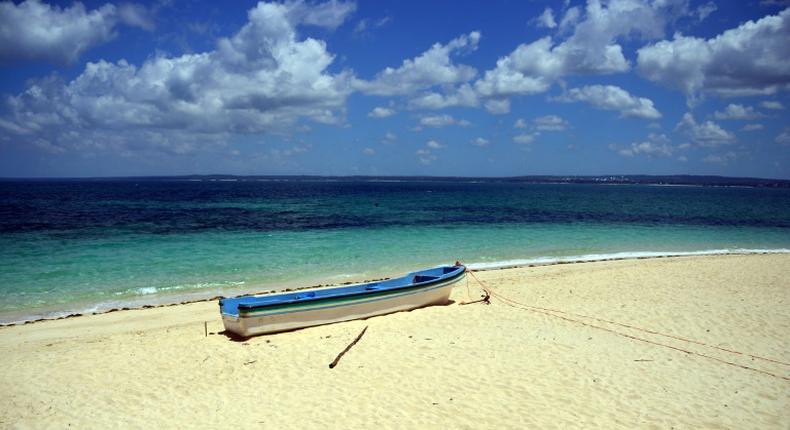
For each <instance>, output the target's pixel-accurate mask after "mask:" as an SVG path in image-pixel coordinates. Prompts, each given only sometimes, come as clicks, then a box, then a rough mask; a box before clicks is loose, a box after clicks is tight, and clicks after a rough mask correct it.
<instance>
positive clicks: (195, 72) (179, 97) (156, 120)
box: [6, 3, 351, 153]
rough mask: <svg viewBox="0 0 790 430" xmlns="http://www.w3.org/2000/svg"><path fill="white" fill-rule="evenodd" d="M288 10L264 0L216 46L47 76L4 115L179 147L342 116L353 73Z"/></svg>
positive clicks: (86, 139)
mask: <svg viewBox="0 0 790 430" xmlns="http://www.w3.org/2000/svg"><path fill="white" fill-rule="evenodd" d="M289 13H290V9H289V8H288V5H287V4H267V3H259V4H258V5H257V6H256V7H255V8H253V9H251V10H250V11H249V13H248V22H247V24H245V25H244V26H243V27H242V29H241V30H240V31H239V32H238V33H236V35H234V36H233V37H231V38H223V39H220V40H219V41H218V43H217V48H216V50H214V51H210V52H205V53H199V54H189V55H182V56H180V57H164V56H157V57H153V58H150V59H148V60H146V61H145V62H144V63H143V64H142V65H140V66H139V67H138V66H135V65H132V64H129V63H127V62H126V61H124V60H121V61H119V62H117V63H109V62H106V61H103V60H100V61H98V62H95V63H88V64H87V65H86V66H85V70H84V71H83V72H82V73H81V74H80V75H79V76H77V77H76V78H74V79H73V80H72V81H71V82H68V83H64V82H62V81H60V80H58V79H54V78H48V79H44V80H40V81H38V82H35V83H33V84H31V85H29V87H28V88H27V89H26V90H25V91H24V92H22V93H21V94H19V95H17V96H12V97H9V98H8V99H7V108H8V109H7V110H8V112H9V114H8V116H7V117H6V118H7V120H8V121H10V122H13V123H14V124H16V125H17V126H19V127H21V128H23V129H24V130H25V133H27V134H28V135H29V136H32V137H28V138H27V139H28V140H29V141H32V139H33V137H35V138H38V139H44V140H47V141H49V142H50V143H51V144H53V145H56V146H71V147H73V148H76V149H80V148H86V147H88V146H90V145H93V147H94V148H107V149H115V150H119V151H120V150H122V149H123V148H127V149H128V148H133V149H134V148H138V147H140V146H146V147H147V148H148V149H154V150H162V151H172V152H174V153H185V152H190V151H192V150H194V149H196V148H200V147H206V146H213V145H221V144H223V142H225V141H226V139H227V137H228V136H229V135H230V134H238V133H242V134H245V133H262V132H268V131H277V130H286V129H293V128H294V125H295V124H296V123H297V121H299V120H300V119H301V118H307V119H310V120H313V121H317V122H321V123H339V122H340V121H341V120H342V117H343V115H344V113H345V99H346V97H347V96H348V94H349V93H350V92H351V86H350V81H351V76H350V75H349V74H348V73H340V74H337V75H332V74H330V73H328V72H327V71H326V69H327V67H328V66H329V65H330V64H331V62H332V60H333V56H332V55H331V54H330V53H329V52H327V50H326V45H325V43H324V42H322V41H320V40H316V39H311V38H308V39H304V40H299V39H298V38H297V35H296V31H295V27H294V25H295V24H294V23H293V22H292V21H290V20H289V19H290V18H289V16H290V15H289ZM308 15H309V14H308ZM304 16H307V15H304ZM304 16H303V17H304ZM22 134H24V133H22ZM119 148H120V149H119Z"/></svg>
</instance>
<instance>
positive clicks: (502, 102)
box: [483, 99, 510, 115]
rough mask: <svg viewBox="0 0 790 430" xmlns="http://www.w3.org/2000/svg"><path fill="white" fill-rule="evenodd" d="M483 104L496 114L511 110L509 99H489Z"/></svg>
mask: <svg viewBox="0 0 790 430" xmlns="http://www.w3.org/2000/svg"><path fill="white" fill-rule="evenodd" d="M483 106H485V108H486V110H487V111H488V112H489V113H492V114H494V115H504V114H506V113H508V112H510V100H508V99H491V100H487V101H486V102H485V103H484V104H483Z"/></svg>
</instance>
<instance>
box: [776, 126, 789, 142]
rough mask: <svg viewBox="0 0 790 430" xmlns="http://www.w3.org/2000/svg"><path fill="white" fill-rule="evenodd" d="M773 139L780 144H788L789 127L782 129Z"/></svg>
mask: <svg viewBox="0 0 790 430" xmlns="http://www.w3.org/2000/svg"><path fill="white" fill-rule="evenodd" d="M774 141H775V142H776V143H778V144H780V145H790V128H786V129H784V130H783V131H782V132H781V133H780V134H779V135H778V136H776V139H774Z"/></svg>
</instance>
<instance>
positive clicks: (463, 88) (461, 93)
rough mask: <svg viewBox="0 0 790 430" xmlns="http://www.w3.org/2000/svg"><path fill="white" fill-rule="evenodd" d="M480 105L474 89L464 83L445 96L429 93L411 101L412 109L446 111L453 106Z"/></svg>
mask: <svg viewBox="0 0 790 430" xmlns="http://www.w3.org/2000/svg"><path fill="white" fill-rule="evenodd" d="M478 104H479V100H478V97H477V94H475V91H474V89H473V88H472V87H471V86H470V85H469V84H468V83H464V84H461V85H460V86H458V88H455V89H453V90H450V91H449V92H447V93H445V94H440V93H437V92H428V93H425V94H422V95H419V96H417V97H415V98H413V99H411V100H410V101H409V107H410V108H412V109H444V108H447V107H451V106H466V107H476V106H478Z"/></svg>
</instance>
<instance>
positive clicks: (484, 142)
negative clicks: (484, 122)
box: [472, 137, 491, 146]
mask: <svg viewBox="0 0 790 430" xmlns="http://www.w3.org/2000/svg"><path fill="white" fill-rule="evenodd" d="M489 143H491V142H489V141H488V139H483V138H482V137H478V138H477V139H475V140H473V141H472V145H476V146H488V144H489Z"/></svg>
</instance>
